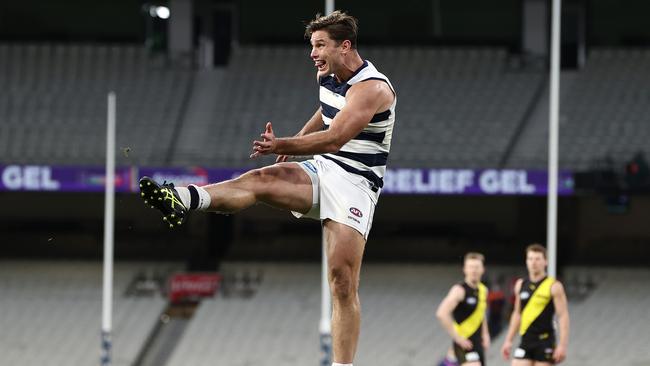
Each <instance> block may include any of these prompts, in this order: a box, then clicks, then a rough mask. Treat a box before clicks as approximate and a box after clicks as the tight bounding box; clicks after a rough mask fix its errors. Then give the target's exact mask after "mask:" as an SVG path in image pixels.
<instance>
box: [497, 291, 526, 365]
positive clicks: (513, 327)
mask: <svg viewBox="0 0 650 366" xmlns="http://www.w3.org/2000/svg"><path fill="white" fill-rule="evenodd" d="M522 282H523V280H522V279H521V278H520V279H518V280H517V282H516V283H515V289H514V291H515V304H514V308H513V309H512V315H511V316H510V325H509V326H508V333H507V334H506V339H505V341H504V342H503V346H502V347H501V355H502V356H503V358H504V359H505V360H507V359H509V358H510V352H511V351H512V340H513V339H514V338H515V334H516V333H517V328H519V323H520V322H521V307H520V305H519V290H521V284H522Z"/></svg>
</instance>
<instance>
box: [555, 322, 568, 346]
mask: <svg viewBox="0 0 650 366" xmlns="http://www.w3.org/2000/svg"><path fill="white" fill-rule="evenodd" d="M558 323H559V325H560V345H562V346H564V347H566V346H567V345H568V344H569V314H563V315H562V316H559V317H558Z"/></svg>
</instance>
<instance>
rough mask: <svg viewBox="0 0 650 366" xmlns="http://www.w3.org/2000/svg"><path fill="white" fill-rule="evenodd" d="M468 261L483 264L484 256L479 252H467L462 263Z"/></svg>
mask: <svg viewBox="0 0 650 366" xmlns="http://www.w3.org/2000/svg"><path fill="white" fill-rule="evenodd" d="M468 259H478V260H480V261H481V262H483V263H485V256H484V255H483V254H481V253H479V252H469V253H467V254H465V258H464V259H463V262H465V261H467V260H468Z"/></svg>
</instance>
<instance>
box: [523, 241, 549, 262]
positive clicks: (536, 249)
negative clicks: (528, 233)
mask: <svg viewBox="0 0 650 366" xmlns="http://www.w3.org/2000/svg"><path fill="white" fill-rule="evenodd" d="M528 252H536V253H542V255H544V259H546V248H544V246H543V245H541V244H537V243H535V244H531V245H529V246H527V247H526V254H528Z"/></svg>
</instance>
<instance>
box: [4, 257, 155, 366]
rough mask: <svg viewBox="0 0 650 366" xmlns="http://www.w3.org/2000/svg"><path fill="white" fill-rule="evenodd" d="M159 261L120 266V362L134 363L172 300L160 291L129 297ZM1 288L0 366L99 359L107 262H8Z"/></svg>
mask: <svg viewBox="0 0 650 366" xmlns="http://www.w3.org/2000/svg"><path fill="white" fill-rule="evenodd" d="M157 267H160V265H158V266H156V265H151V264H149V265H143V264H138V263H133V264H117V265H116V266H115V279H114V284H115V286H114V303H113V309H114V312H113V333H112V339H113V349H112V356H113V365H122V366H128V365H132V364H133V361H135V359H136V357H137V355H138V353H139V352H140V349H141V348H142V346H143V344H144V342H145V341H146V339H147V337H148V335H149V333H150V331H151V329H152V328H153V325H154V324H155V322H156V320H157V318H158V316H159V315H160V313H161V311H162V310H163V308H164V307H165V305H166V301H165V299H163V298H162V297H160V296H159V295H158V296H152V297H126V296H125V291H126V289H127V287H128V284H129V282H130V281H131V280H132V279H133V278H134V276H135V275H136V274H137V273H139V272H140V271H142V270H145V269H147V268H149V269H151V268H157ZM0 293H1V294H2V296H0V327H1V328H2V330H3V331H2V335H0V355H1V356H0V365H1V366H11V365H21V366H32V365H33V366H36V365H53V366H54V365H57V366H88V365H97V364H99V354H100V344H101V343H100V326H101V313H102V301H101V299H102V297H101V296H102V266H101V263H97V262H95V263H88V262H21V261H12V262H7V261H3V262H2V264H1V265H0Z"/></svg>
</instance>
